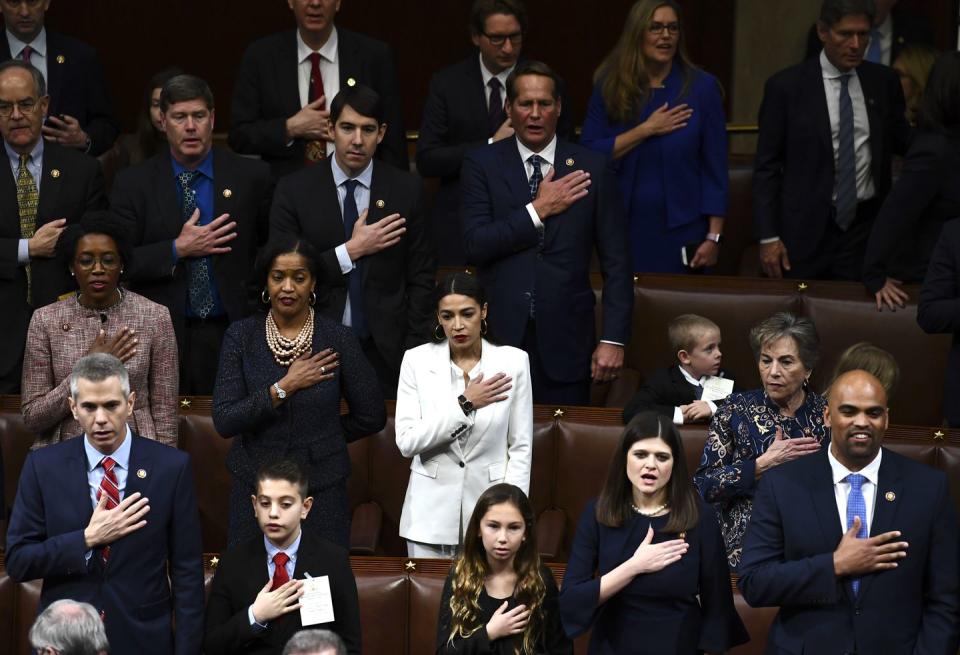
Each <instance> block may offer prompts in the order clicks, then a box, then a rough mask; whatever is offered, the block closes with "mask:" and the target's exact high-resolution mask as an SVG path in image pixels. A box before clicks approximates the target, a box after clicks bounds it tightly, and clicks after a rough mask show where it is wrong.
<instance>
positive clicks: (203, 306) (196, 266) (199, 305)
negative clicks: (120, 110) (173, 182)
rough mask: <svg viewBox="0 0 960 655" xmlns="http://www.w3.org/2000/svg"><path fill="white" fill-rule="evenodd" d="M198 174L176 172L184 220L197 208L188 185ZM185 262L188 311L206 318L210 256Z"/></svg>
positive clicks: (210, 299) (209, 304)
mask: <svg viewBox="0 0 960 655" xmlns="http://www.w3.org/2000/svg"><path fill="white" fill-rule="evenodd" d="M199 174H200V173H199V171H183V172H182V173H179V174H177V181H178V182H179V183H180V189H181V192H182V198H183V200H182V205H181V209H182V215H183V220H184V222H186V221H188V220H190V217H191V216H193V212H194V210H196V209H197V192H196V190H195V189H194V188H193V187H192V186H190V185H191V184H192V183H193V181H194V180H195V179H197V176H198V175H199ZM186 264H187V278H188V282H187V289H188V296H189V303H190V311H192V312H193V313H194V314H195V315H196V316H197V317H199V318H206V317H207V316H209V315H210V312H212V311H213V292H212V291H211V290H210V284H211V281H212V280H213V276H212V275H211V270H212V266H211V265H210V257H209V256H206V257H195V258H192V259H188V260H187V261H186Z"/></svg>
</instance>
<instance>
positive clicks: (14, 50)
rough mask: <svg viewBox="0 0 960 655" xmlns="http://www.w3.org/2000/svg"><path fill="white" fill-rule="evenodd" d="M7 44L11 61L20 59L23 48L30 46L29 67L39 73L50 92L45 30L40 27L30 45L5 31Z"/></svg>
mask: <svg viewBox="0 0 960 655" xmlns="http://www.w3.org/2000/svg"><path fill="white" fill-rule="evenodd" d="M7 43H8V44H9V45H10V57H11V58H12V59H22V58H21V54H22V53H23V48H24V47H25V46H28V45H29V46H30V47H31V48H32V49H33V52H31V53H30V65H31V66H33V67H34V68H36V69H37V70H38V71H40V74H41V75H43V79H44V81H45V82H46V83H47V92H48V93H49V92H50V77H49V76H48V75H47V58H48V57H47V28H45V27H41V28H40V33H39V34H37V38H35V39H34V40H33V41H31V42H30V43H24V42H23V41H21V40H20V39H18V38H17V37H15V36H14V35H13V33H12V32H11V31H10V30H7Z"/></svg>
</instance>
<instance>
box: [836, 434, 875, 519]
mask: <svg viewBox="0 0 960 655" xmlns="http://www.w3.org/2000/svg"><path fill="white" fill-rule="evenodd" d="M882 457H883V448H881V449H880V450H879V451H877V456H876V457H874V458H873V461H872V462H870V463H869V464H867V465H866V466H864V467H863V468H862V469H860V470H859V471H851V470H849V469H848V468H847V467H846V466H844V465H843V464H841V463H840V461H839V460H838V459H837V458H836V457H834V455H833V446H832V445H831V446H830V447H829V448H827V459H828V460H829V461H830V471H831V472H832V474H833V493H834V495H835V496H836V499H837V512H838V513H839V515H840V526H841V528H842V530H843V532H846V531H847V530H849V527H848V526H847V497H848V496H849V495H850V483H849V482H844V481H843V480H844V478H846V477H847V476H848V475H850V474H851V473H859V474H860V475H862V476H863V477H865V478H866V480H864V481H863V485H862V486H861V487H860V491H861V493H863V503H864V505H865V506H866V508H867V515H866V516H861V517H860V520H861V521H862V522H863V524H864V525H865V526H866V528H867V534H868V535H869V534H870V526H871V525H873V510H874V505H875V504H876V500H877V484H879V479H880V460H881V459H882Z"/></svg>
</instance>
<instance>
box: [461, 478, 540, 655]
mask: <svg viewBox="0 0 960 655" xmlns="http://www.w3.org/2000/svg"><path fill="white" fill-rule="evenodd" d="M502 503H509V504H510V505H513V506H514V507H515V508H516V509H517V511H518V512H520V515H521V516H522V517H523V523H524V540H523V542H522V543H521V544H520V548H519V550H518V551H517V554H516V555H515V556H514V559H513V570H514V572H515V573H516V574H517V584H516V587H514V590H513V596H514V598H516V599H517V602H518V603H521V604H523V605H526V606H527V609H528V610H529V611H530V621H529V622H528V623H527V628H526V630H524V632H523V650H522V651H518V652H517V655H519V653H521V652H522V653H527V654H529V655H532V654H533V653H535V652H536V645H537V643H538V641H539V640H540V637H541V634H542V632H543V629H544V627H543V600H544V597H545V595H546V592H547V590H546V585H545V584H544V582H543V578H542V577H541V575H540V552H539V550H538V549H537V538H536V531H535V530H534V519H533V507H531V506H530V500H529V499H528V498H527V495H526V494H525V493H523V491H522V490H521V489H520V488H519V487H516V486H514V485H512V484H507V483H501V484H495V485H493V486H492V487H490V488H489V489H487V490H486V491H484V492H483V494H482V495H481V496H480V498H479V499H477V504H476V506H475V507H474V509H473V514H472V515H471V516H470V522H469V523H468V524H467V529H466V532H465V533H464V537H463V550H462V552H461V553H460V557H459V558H457V561H456V564H454V567H453V580H452V584H451V589H452V593H451V594H450V615H451V620H450V636H449V638H448V640H447V643H452V642H453V639H454V638H455V637H461V638H463V639H466V638H468V637H470V636H471V635H473V634H474V633H475V632H477V630H480V629H482V628H483V627H484V622H483V619H482V617H481V609H480V593H481V592H482V591H483V581H484V579H485V578H486V577H487V575H488V574H489V573H490V565H489V564H488V563H487V553H486V551H485V550H484V549H483V541H482V539H481V538H480V522H481V521H482V520H483V517H484V516H485V515H486V513H487V511H488V510H489V509H490V508H491V507H493V506H494V505H500V504H502Z"/></svg>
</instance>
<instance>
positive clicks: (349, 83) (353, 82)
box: [347, 77, 357, 86]
mask: <svg viewBox="0 0 960 655" xmlns="http://www.w3.org/2000/svg"><path fill="white" fill-rule="evenodd" d="M356 85H357V81H356V80H355V79H353V78H352V77H348V78H347V86H356Z"/></svg>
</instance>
